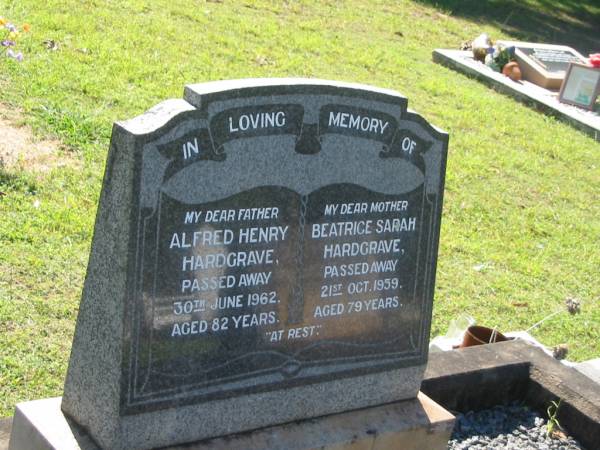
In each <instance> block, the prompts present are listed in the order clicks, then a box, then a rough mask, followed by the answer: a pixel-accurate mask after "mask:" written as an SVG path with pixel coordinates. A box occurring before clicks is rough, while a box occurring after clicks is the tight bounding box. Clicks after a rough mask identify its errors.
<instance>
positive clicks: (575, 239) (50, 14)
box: [0, 0, 600, 416]
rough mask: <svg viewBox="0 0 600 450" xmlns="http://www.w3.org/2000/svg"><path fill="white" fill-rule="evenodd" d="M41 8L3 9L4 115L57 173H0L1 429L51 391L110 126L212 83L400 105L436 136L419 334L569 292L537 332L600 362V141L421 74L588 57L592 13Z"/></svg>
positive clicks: (380, 6) (72, 315)
mask: <svg viewBox="0 0 600 450" xmlns="http://www.w3.org/2000/svg"><path fill="white" fill-rule="evenodd" d="M43 3H44V4H43V6H41V4H40V2H39V1H37V0H1V1H0V16H4V17H6V18H10V19H11V20H13V21H14V22H15V23H16V24H22V23H24V22H27V23H29V24H31V28H32V29H31V32H29V33H26V34H24V35H23V36H22V39H21V41H20V49H21V50H22V51H23V53H24V54H25V59H24V61H23V62H21V63H18V62H17V61H14V60H12V59H8V58H0V103H2V104H3V105H4V107H5V108H8V109H9V110H14V111H20V113H21V114H22V117H23V119H22V120H23V121H24V122H26V123H27V124H29V125H30V126H32V127H33V129H34V131H35V133H36V135H37V136H38V137H39V138H42V137H52V138H55V139H59V140H60V141H61V142H62V144H63V145H62V150H61V152H62V153H63V156H65V157H66V158H68V160H69V161H71V164H67V165H66V166H61V167H57V168H55V169H54V170H51V171H50V172H46V173H38V172H33V171H31V170H29V169H28V168H27V167H26V166H23V165H22V167H19V168H0V192H1V194H0V349H1V351H0V416H5V415H9V414H12V412H13V410H14V405H15V403H16V402H18V401H23V400H28V399H34V398H41V397H49V396H58V395H61V391H62V385H63V382H64V374H65V371H66V365H67V361H68V356H69V350H70V345H71V339H72V335H73V330H74V325H75V319H76V316H77V308H78V301H79V296H80V294H81V288H82V283H83V278H84V275H85V268H86V264H87V258H88V253H89V248H90V241H91V237H92V232H93V221H94V216H95V212H96V204H97V200H98V196H99V192H100V183H101V179H102V175H103V170H104V163H105V158H106V152H107V148H108V143H109V139H110V130H111V126H112V123H113V122H114V121H116V120H121V119H127V118H130V117H133V116H135V115H137V114H140V113H142V112H143V111H144V110H146V109H148V108H149V107H151V106H153V105H154V104H156V103H158V102H159V101H162V100H164V99H166V98H170V97H181V95H182V91H183V86H184V85H185V84H186V83H192V82H202V81H209V80H216V79H228V78H245V77H272V76H300V77H318V78H327V79H339V80H346V81H354V82H361V83H368V84H373V85H377V86H381V87H386V88H392V89H396V90H398V91H400V92H401V93H403V94H404V95H406V96H407V97H408V99H409V107H410V108H412V109H414V110H416V111H418V112H419V113H421V114H422V115H423V116H425V117H426V118H427V119H428V120H429V121H430V122H432V123H434V124H435V125H437V126H439V127H441V128H443V129H445V130H446V131H447V132H448V133H449V134H450V153H449V160H448V169H447V181H446V195H445V204H444V212H443V219H442V234H441V244H440V253H439V262H438V275H437V285H436V291H435V304H434V321H433V330H432V333H433V335H437V334H440V333H443V332H445V330H446V328H447V326H448V323H449V321H450V320H451V319H452V318H453V317H456V316H457V315H458V314H460V313H463V312H464V313H467V314H470V315H471V316H473V317H474V318H475V319H476V320H477V321H478V323H480V324H483V325H488V326H497V327H499V328H500V329H501V330H503V331H507V330H517V329H526V328H528V327H529V326H531V325H533V324H534V323H535V322H537V321H538V320H540V319H542V318H543V317H545V316H546V315H547V314H550V313H552V312H554V311H557V310H559V309H561V308H563V305H564V301H565V299H566V298H567V297H576V298H578V299H580V300H581V304H582V308H581V313H580V314H578V315H576V316H569V315H568V314H566V313H565V314H558V315H556V316H554V317H552V318H551V319H549V320H548V321H546V322H544V323H543V324H542V325H541V326H540V327H538V328H536V329H535V330H533V331H532V333H533V334H534V335H535V336H536V337H537V338H538V339H539V340H541V341H542V342H543V343H544V344H545V345H547V346H550V347H551V346H554V345H557V344H561V343H566V344H568V346H569V349H570V352H569V356H568V357H569V359H571V360H574V361H580V360H585V359H589V358H594V357H600V288H599V287H598V286H599V285H600V283H599V282H600V277H599V275H598V274H599V273H600V270H599V268H600V251H599V249H600V144H598V143H597V142H595V141H594V140H593V139H591V138H589V137H586V136H585V135H583V134H581V133H579V132H578V131H576V130H574V129H573V128H571V127H569V126H567V125H565V124H563V123H561V122H559V121H557V120H555V119H553V118H551V117H548V116H546V115H543V114H541V113H539V112H536V111H535V110H533V109H530V108H528V107H527V106H524V105H522V104H518V103H516V102H514V101H513V100H512V99H511V98H509V97H506V96H503V95H501V94H498V93H496V92H494V91H493V90H491V89H489V88H487V87H486V86H484V85H482V84H480V83H478V82H477V81H475V80H472V79H470V78H467V77H465V76H462V75H459V74H458V73H456V72H453V71H451V70H449V69H446V68H444V67H441V66H438V65H435V64H434V63H433V62H432V61H431V51H432V50H433V49H434V48H436V47H445V48H457V47H458V46H459V45H460V43H461V42H462V41H464V40H467V39H472V38H474V37H475V36H477V35H478V34H479V33H481V32H482V31H487V32H488V33H489V34H490V35H492V36H493V37H494V38H521V37H527V38H529V39H540V40H546V41H551V40H553V39H556V40H559V41H560V42H563V41H564V42H573V41H572V39H573V36H575V39H574V42H575V43H577V42H580V43H581V44H582V45H585V48H584V49H582V50H589V49H592V48H594V45H596V44H598V41H597V40H594V39H595V38H594V37H593V36H600V28H599V27H600V25H599V24H600V6H599V5H598V4H597V2H595V1H593V0H584V1H581V2H571V1H568V2H561V5H560V7H555V4H554V2H550V1H547V0H528V1H519V2H517V1H513V2H511V1H504V2H499V1H492V0H489V1H477V2H475V1H468V2H456V1H440V2H431V1H424V0H421V1H408V0H404V1H395V2H391V1H388V2H383V1H370V2H364V1H361V0H351V1H350V0H349V1H345V2H339V1H322V0H321V1H316V0H315V1H301V2H269V1H250V0H246V1H243V2H234V1H228V0H223V1H217V0H213V1H207V2H204V1H200V0H169V1H166V0H103V1H99V0H87V1H84V0H47V1H46V2H43ZM469 5H470V6H471V7H472V8H470V6H469ZM482 5H483V6H482ZM527 14H530V16H527ZM523 17H531V18H532V19H531V22H527V21H525V20H523ZM532 24H534V25H535V27H533V28H532ZM552 30H554V32H552ZM565 30H566V31H565ZM569 30H571V31H569ZM577 33H581V34H582V36H587V37H586V38H585V39H583V38H581V39H578V34H577ZM590 36H592V37H590ZM595 48H596V50H597V51H600V44H599V45H597V47H595Z"/></svg>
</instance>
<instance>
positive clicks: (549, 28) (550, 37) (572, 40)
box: [416, 0, 600, 56]
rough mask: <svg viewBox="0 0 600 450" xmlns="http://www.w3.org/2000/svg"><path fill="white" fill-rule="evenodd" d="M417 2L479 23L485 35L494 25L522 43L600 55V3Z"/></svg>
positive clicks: (571, 0)
mask: <svg viewBox="0 0 600 450" xmlns="http://www.w3.org/2000/svg"><path fill="white" fill-rule="evenodd" d="M416 1H417V2H418V3H422V4H427V5H430V6H433V7H436V8H440V9H442V10H443V11H445V12H448V13H450V14H452V15H454V16H460V17H464V18H466V19H469V20H472V21H474V22H479V23H481V24H482V29H481V31H482V32H483V31H485V29H484V27H483V25H484V24H486V23H487V24H493V25H495V26H497V27H498V28H500V29H501V30H502V31H504V32H505V33H507V34H510V35H512V36H514V37H515V39H518V40H522V41H529V42H540V43H547V44H561V45H568V46H571V47H573V48H575V49H576V50H578V51H579V52H580V53H582V54H583V55H584V56H587V55H588V54H589V53H598V52H600V7H599V5H598V0H562V1H560V2H558V1H556V0H530V1H523V0H521V1H518V0H416ZM475 37H476V36H473V37H472V38H475ZM493 38H494V37H493V36H492V39H493Z"/></svg>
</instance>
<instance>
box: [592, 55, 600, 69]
mask: <svg viewBox="0 0 600 450" xmlns="http://www.w3.org/2000/svg"><path fill="white" fill-rule="evenodd" d="M589 61H590V65H591V66H592V67H600V53H592V54H591V55H590V59H589Z"/></svg>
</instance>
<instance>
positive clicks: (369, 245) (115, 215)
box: [62, 79, 448, 449]
mask: <svg viewBox="0 0 600 450" xmlns="http://www.w3.org/2000/svg"><path fill="white" fill-rule="evenodd" d="M447 145H448V136H447V135H446V134H445V133H443V132H441V131H440V130H438V129H436V128H434V127H433V126H431V125H430V124H429V123H427V122H426V121H425V120H424V119H423V118H421V116H419V115H418V114H415V113H413V112H410V111H408V110H407V100H406V98H404V97H402V96H401V95H400V94H398V93H396V92H394V91H389V90H383V89H377V88H372V87H369V86H363V85H355V84H346V83H339V82H331V81H319V80H302V79H273V80H237V81H227V82H216V83H206V84H201V85H191V86H188V87H186V90H185V100H169V101H167V102H163V103H161V104H160V105H158V106H157V107H155V108H153V109H152V110H150V111H148V112H147V113H145V114H144V115H142V116H140V117H138V118H136V119H132V120H130V121H127V122H122V123H117V124H116V125H115V127H114V129H113V136H112V139H111V146H110V151H109V156H108V161H107V166H106V173H105V177H104V183H103V189H102V194H101V199H100V205H99V209H98V214H97V219H96V225H95V234H94V239H93V243H92V251H91V255H90V261H89V265H88V273H87V277H86V281H85V286H84V293H83V297H82V302H81V306H80V311H79V317H78V321H77V328H76V333H75V338H74V343H73V350H72V354H71V359H70V364H69V370H68V374H67V380H66V383H65V393H64V397H63V402H62V409H63V411H64V413H65V414H66V415H68V416H69V417H71V418H72V419H73V420H75V422H77V423H78V424H79V425H81V426H82V427H83V428H84V429H86V430H87V431H88V432H89V434H90V435H91V436H92V437H93V438H94V439H95V440H96V442H97V443H98V444H99V445H101V446H102V447H105V448H113V449H120V448H123V449H125V448H126V449H134V448H152V447H160V446H167V445H172V444H176V443H183V442H190V441H196V440H200V439H203V438H207V437H212V436H219V435H225V434H230V433H234V432H238V431H243V430H249V429H254V428H259V427H264V426H267V425H272V424H276V423H283V422H289V421H292V420H297V419H302V418H307V417H315V416H319V415H324V414H330V413H336V412H340V411H346V410H350V409H355V408H360V407H367V406H372V405H377V404H382V403H387V402H391V401H395V400H402V399H408V398H414V397H416V395H417V392H418V390H419V387H420V383H421V380H422V377H423V372H424V369H425V364H426V361H427V343H428V339H429V330H430V322H431V308H432V301H433V289H434V281H435V267H436V259H437V246H438V239H439V227H440V218H441V208H442V194H443V186H444V174H445V163H446V156H447Z"/></svg>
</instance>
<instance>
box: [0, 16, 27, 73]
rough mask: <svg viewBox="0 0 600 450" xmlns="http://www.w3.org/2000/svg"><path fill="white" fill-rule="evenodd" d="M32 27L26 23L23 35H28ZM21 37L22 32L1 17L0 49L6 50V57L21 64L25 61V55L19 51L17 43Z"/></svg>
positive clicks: (22, 28) (23, 27)
mask: <svg viewBox="0 0 600 450" xmlns="http://www.w3.org/2000/svg"><path fill="white" fill-rule="evenodd" d="M30 29H31V27H30V25H29V24H27V23H25V24H23V26H22V27H21V30H22V32H23V33H28V32H29V31H30ZM20 36H21V31H19V29H18V28H17V27H16V26H15V25H13V24H12V23H10V22H9V21H8V20H6V19H5V18H4V17H0V47H4V48H6V52H5V54H6V56H7V57H8V58H12V59H15V60H17V61H19V62H21V61H23V53H22V52H20V51H18V50H17V42H18V40H19V37H20Z"/></svg>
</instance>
